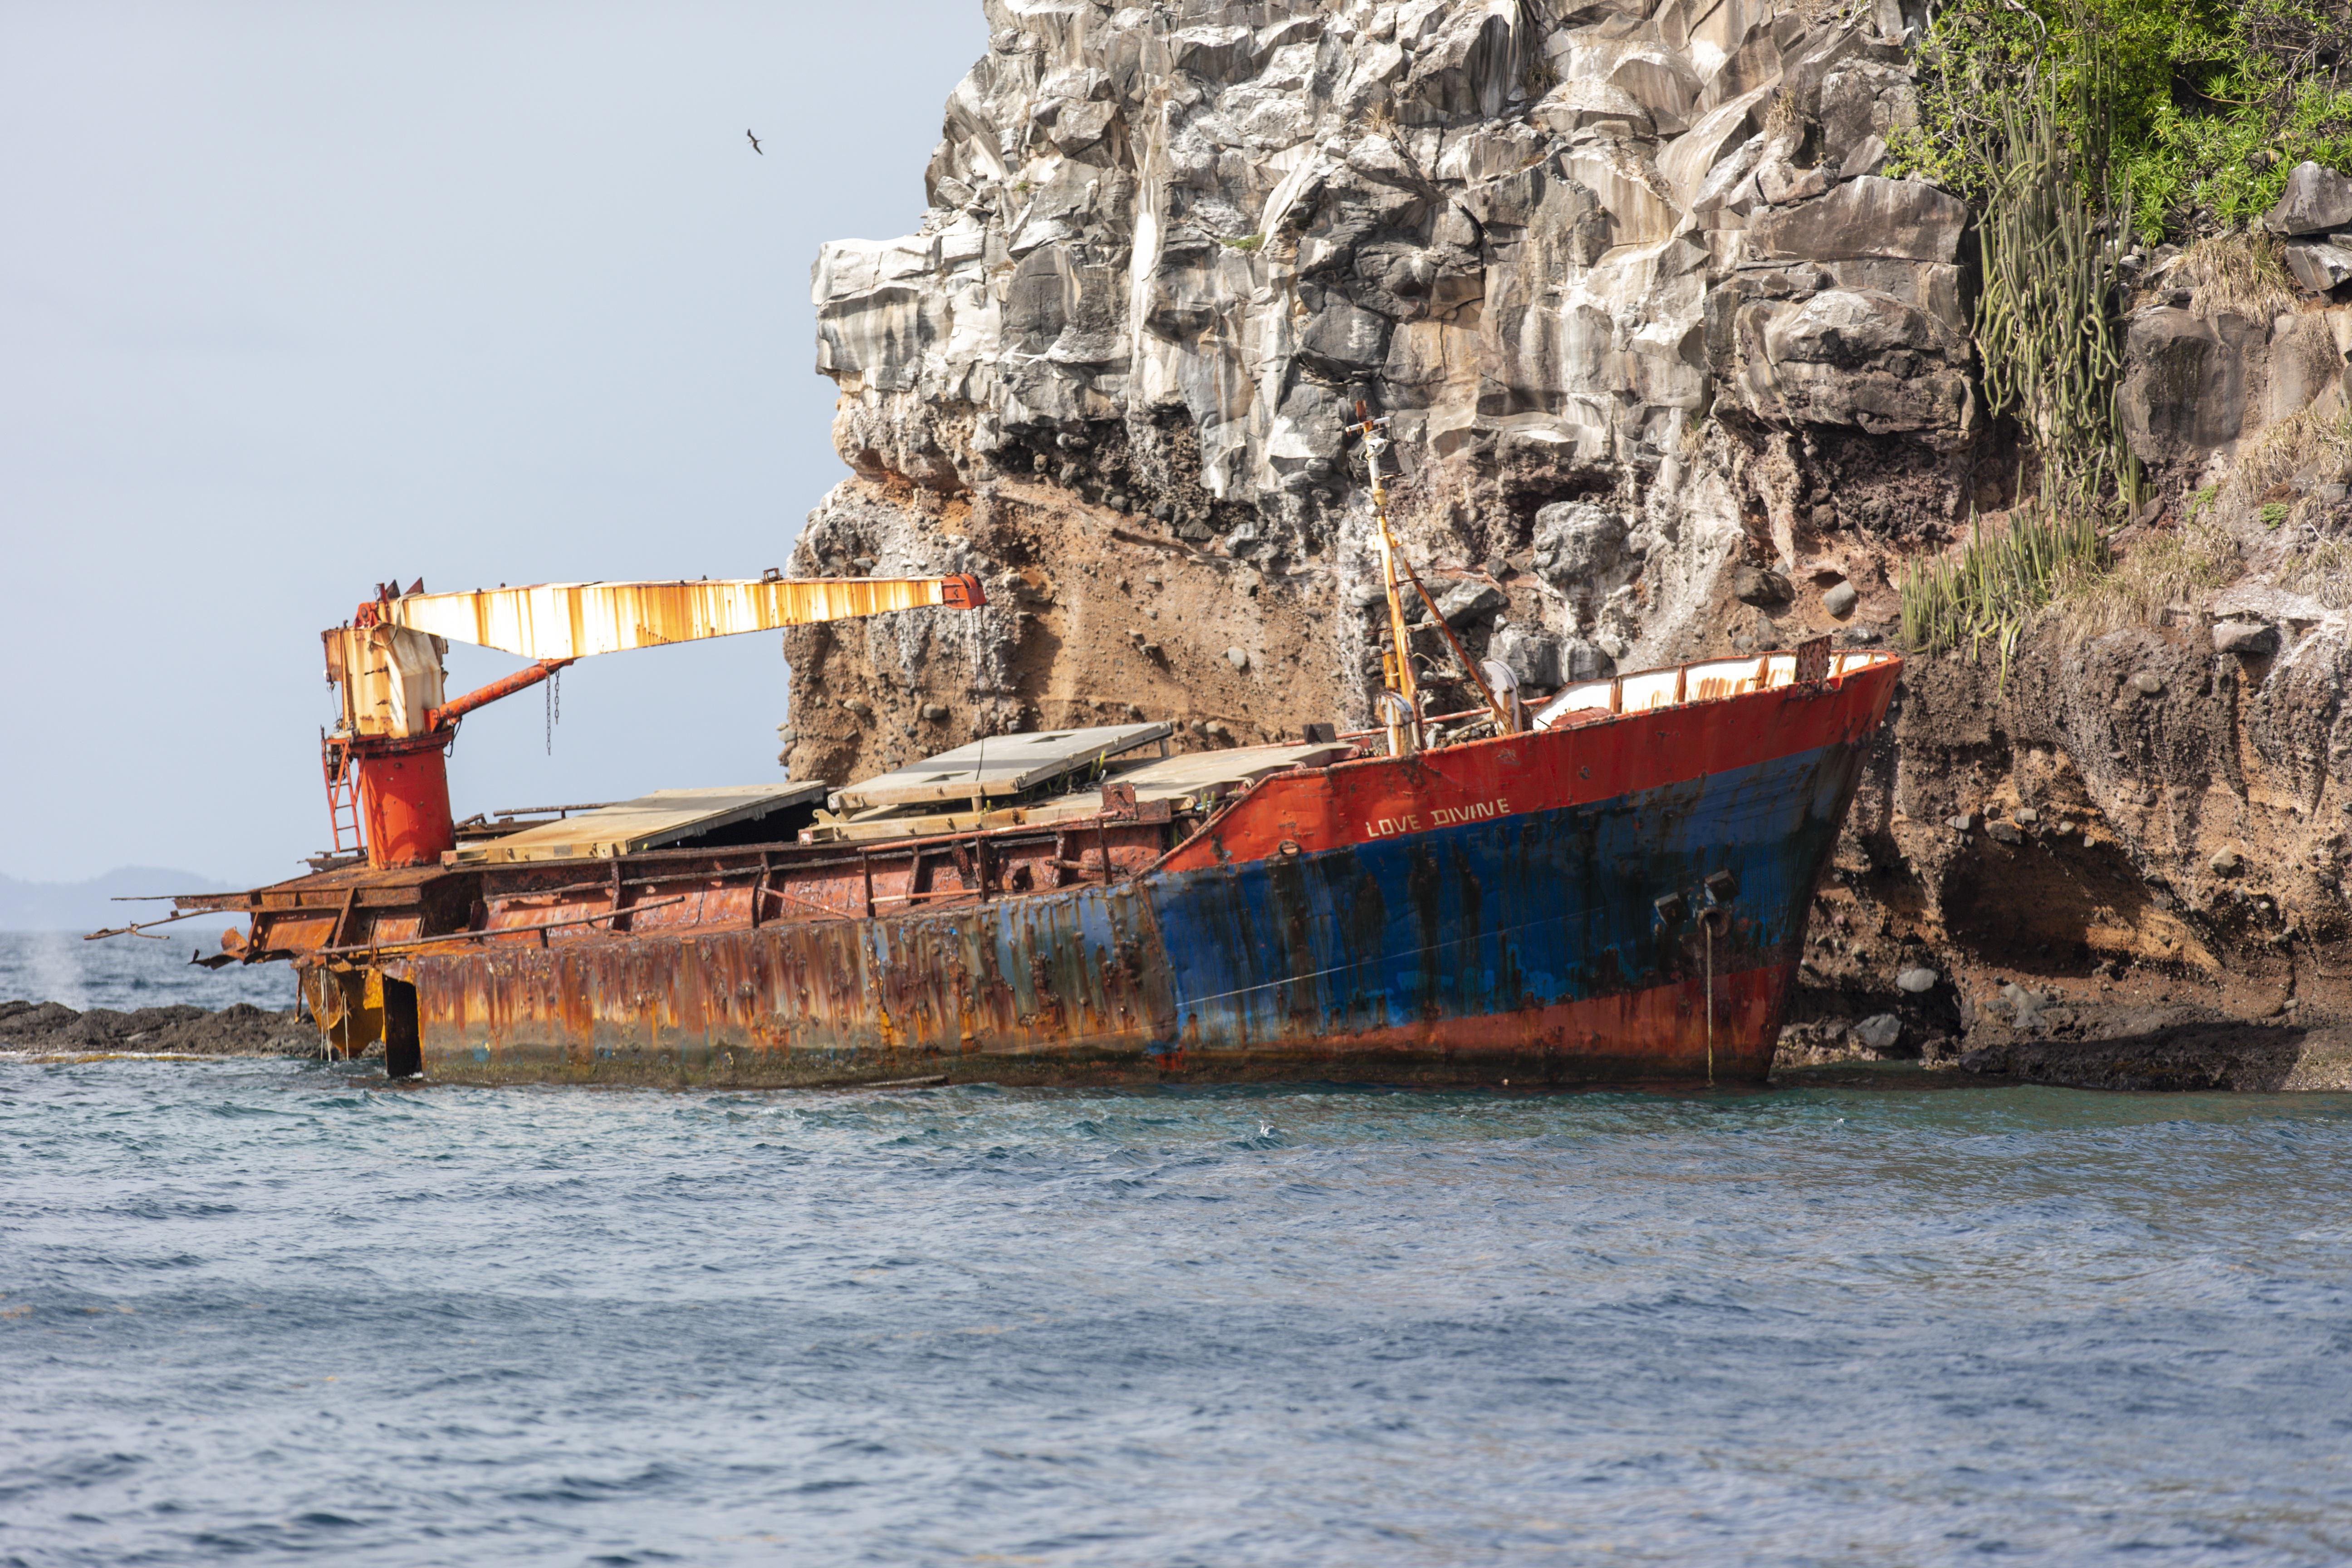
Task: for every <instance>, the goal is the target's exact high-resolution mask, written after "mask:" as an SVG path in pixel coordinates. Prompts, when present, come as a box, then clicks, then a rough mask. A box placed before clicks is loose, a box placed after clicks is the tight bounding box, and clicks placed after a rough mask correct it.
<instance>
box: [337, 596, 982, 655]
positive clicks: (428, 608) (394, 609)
mask: <svg viewBox="0 0 2352 1568" xmlns="http://www.w3.org/2000/svg"><path fill="white" fill-rule="evenodd" d="M987 602H988V600H987V596H986V595H984V594H983V593H982V591H981V586H980V580H979V579H978V578H976V577H970V576H954V577H825V578H799V579H795V578H786V577H770V578H763V579H761V580H758V581H750V580H741V579H739V580H735V581H724V582H713V581H710V580H709V579H707V578H706V579H705V580H703V581H701V582H698V583H689V582H677V583H544V584H538V585H536V586H532V587H526V588H488V589H476V590H474V591H473V592H471V593H460V594H404V595H400V596H399V597H397V598H393V599H387V600H384V601H383V602H382V603H381V604H380V605H379V606H378V609H377V614H378V616H380V617H381V618H382V619H383V621H385V622H387V623H389V624H391V625H393V626H403V627H405V628H406V629H408V630H410V631H413V632H422V633H425V634H426V635H427V636H430V637H446V638H447V639H448V640H449V641H451V642H463V643H475V644H478V645H479V646H481V647H494V648H501V649H503V650H505V651H506V652H508V653H512V654H520V655H521V656H522V657H523V658H537V659H573V658H587V657H588V656H589V655H591V654H599V653H618V652H621V651H623V650H624V649H626V648H635V647H660V646H662V645H663V644H666V643H679V642H692V641H695V640H696V639H698V638H701V637H735V636H738V635H740V634H741V633H744V632H766V631H775V630H777V629H779V628H781V627H783V626H811V625H814V624H816V623H818V622H821V621H838V620H846V619H849V618H851V617H853V616H878V615H881V614H883V613H885V612H886V611H890V610H915V609H921V608H924V607H926V606H929V605H944V606H946V607H949V608H952V609H978V608H980V607H981V606H982V605H985V604H986V603H987Z"/></svg>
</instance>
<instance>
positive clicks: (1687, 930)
mask: <svg viewBox="0 0 2352 1568" xmlns="http://www.w3.org/2000/svg"><path fill="white" fill-rule="evenodd" d="M1860 763H1861V753H1860V751H1859V750H1858V749H1857V748H1854V747H1851V746H1844V745H1840V746H1831V747H1825V748H1822V749H1820V750H1817V751H1811V752H1798V753H1794V754H1791V755H1789V756H1784V757H1779V758H1775V759H1772V760H1771V761H1769V762H1765V763H1759V764H1757V765H1754V766H1751V767H1746V768H1741V769H1738V770H1735V771H1732V772H1728V773H1717V774H1714V775H1711V776H1707V777H1703V778H1696V779H1689V780H1685V781H1681V782H1678V783H1676V784H1672V785H1669V786H1666V787H1664V788H1659V789H1654V790H1647V791H1643V792H1641V793H1639V794H1635V795H1623V796H1620V797H1618V798H1616V799H1613V800H1609V801H1603V802H1599V803H1595V804H1592V805H1582V806H1576V807H1570V808H1566V809H1561V810H1557V811H1549V812H1540V813H1530V814H1528V815H1525V816H1510V817H1505V818H1501V819H1499V820H1495V821H1486V822H1478V823H1473V824H1469V825H1465V826H1454V827H1448V828H1440V829H1434V830H1431V831H1426V832H1423V833H1419V834H1416V835H1414V836H1412V837H1410V838H1406V839H1385V840H1376V841H1373V842H1370V843H1365V844H1360V845H1357V846H1354V847H1349V848H1345V849H1339V850H1333V851H1328V852H1326V853H1322V854H1317V855H1307V856H1298V857H1289V858H1279V859H1275V860H1267V861H1258V862H1253V863H1249V864H1243V865H1234V866H1228V867H1223V868H1218V869H1215V870H1207V871H1192V872H1185V873H1178V874H1171V875H1167V876H1164V877H1162V878H1159V879H1152V880H1151V882H1150V898H1151V905H1152V910H1153V912H1154V914H1155V916H1156V917H1157V924H1158V926H1159V930H1160V937H1161V940H1162V942H1164V944H1165V947H1166V952H1167V961H1168V968H1169V973H1170V976H1171V989H1172V993H1173V1000H1174V1005H1175V1009H1176V1017H1175V1029H1174V1035H1175V1038H1174V1040H1173V1041H1172V1042H1171V1045H1172V1046H1173V1047H1178V1048H1181V1049H1183V1050H1186V1051H1192V1050H1206V1051H1210V1052H1217V1051H1242V1050H1258V1049H1263V1048H1265V1047H1279V1046H1281V1045H1284V1044H1286V1043H1293V1042H1297V1041H1300V1040H1301V1039H1302V1038H1304V1037H1324V1038H1329V1037H1345V1036H1350V1035H1366V1034H1379V1033H1381V1032H1386V1031H1395V1030H1411V1029H1412V1028H1414V1027H1416V1026H1428V1025H1431V1024H1434V1023H1439V1022H1442V1021H1445V1020H1461V1019H1475V1018H1480V1017H1486V1016H1496V1015H1511V1014H1519V1013H1524V1012H1527V1011H1528V1010H1530V1009H1538V1010H1540V1009H1550V1008H1560V1007H1566V1006H1572V1005H1575V1004H1578V1003H1584V1002H1591V1001H1594V1000H1597V999H1601V998H1604V997H1611V996H1617V995H1622V994H1627V993H1633V992H1640V991H1643V990H1648V989H1651V988H1654V987H1659V986H1672V985H1679V984H1686V983H1688V982H1690V981H1692V980H1693V979H1694V978H1696V976H1697V975H1698V973H1700V970H1701V966H1702V965H1703V964H1704V963H1705V958H1704V954H1703V952H1702V951H1701V944H1702V943H1703V942H1704V940H1705V939H1704V937H1703V935H1702V933H1701V932H1700V931H1699V927H1698V922H1697V919H1696V910H1697V909H1698V908H1699V907H1700V906H1701V904H1702V903H1703V902H1704V900H1705V895H1704V894H1703V892H1702V890H1701V889H1702V884H1703V883H1704V881H1705V879H1706V877H1707V876H1708V875H1709V874H1711V873H1714V872H1717V871H1724V870H1728V871H1730V872H1731V873H1732V874H1733V875H1734V876H1735V877H1736V878H1737V879H1738V894H1737V895H1736V896H1735V897H1734V898H1732V899H1731V900H1730V901H1729V908H1728V912H1729V915H1730V920H1729V921H1728V924H1727V929H1726V930H1725V931H1723V932H1722V934H1720V935H1718V936H1717V939H1716V942H1715V956H1714V962H1715V965H1716V972H1717V973H1735V972H1738V971H1740V970H1755V969H1759V968H1762V967H1767V966H1771V965H1783V966H1793V963H1794V962H1795V956H1796V952H1797V947H1798V944H1799V942H1800V941H1801V938H1802V937H1803V934H1804V931H1805V926H1806V921H1807V917H1808V913H1809V910H1810V905H1811V897H1812V892H1813V889H1814V886H1815V883H1816V880H1817V879H1818V877H1819V875H1820V872H1821V870H1822V867H1823V866H1824V865H1825V864H1826V863H1827V860H1828V858H1829V855H1830V852H1831V849H1832V846H1833V844H1834V842H1835V840H1836V837H1837V833H1838V828H1839V825H1840V823H1841V822H1842V821H1843V817H1844V815H1845V809H1846V806H1847V804H1848V802H1849V801H1850V800H1851V798H1852V795H1853V788H1854V784H1855V783H1856V781H1857V779H1858V776H1859V772H1860ZM1668 893H1680V894H1681V895H1682V896H1683V898H1684V899H1685V902H1686V903H1687V904H1688V905H1689V907H1690V909H1691V910H1692V911H1693V913H1692V914H1690V915H1688V916H1685V919H1683V920H1682V921H1679V922H1677V923H1673V924H1669V923H1667V922H1665V921H1662V920H1661V919H1660V918H1659V917H1658V914H1657V911H1656V909H1655V900H1657V899H1658V898H1659V897H1660V896H1662V895H1664V894H1668Z"/></svg>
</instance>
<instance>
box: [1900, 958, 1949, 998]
mask: <svg viewBox="0 0 2352 1568" xmlns="http://www.w3.org/2000/svg"><path fill="white" fill-rule="evenodd" d="M1942 978H1943V977H1942V976H1941V975H1939V974H1937V973H1936V972H1935V971H1934V970H1932V969H1929V968H1928V967H1927V965H1925V964H1913V965H1912V966H1911V967H1910V968H1908V969H1906V970H1905V971H1904V972H1903V973H1900V974H1898V975H1896V976H1895V985H1896V987H1897V988H1899V989H1900V990H1901V991H1902V992H1903V993H1904V994H1906V995H1908V996H1925V995H1926V994H1927V993H1928V992H1930V991H1933V990H1934V989H1935V988H1936V983H1937V981H1938V980H1940V979H1942Z"/></svg>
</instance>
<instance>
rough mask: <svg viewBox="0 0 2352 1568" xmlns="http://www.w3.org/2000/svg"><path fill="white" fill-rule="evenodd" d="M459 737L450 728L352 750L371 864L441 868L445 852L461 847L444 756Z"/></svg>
mask: <svg viewBox="0 0 2352 1568" xmlns="http://www.w3.org/2000/svg"><path fill="white" fill-rule="evenodd" d="M456 734H457V726H456V725H454V724H450V725H445V726H443V727H441V728H439V729H436V730H435V731H432V732H431V733H430V734H425V735H419V736H417V737H415V739H413V740H406V741H383V740H366V741H359V742H354V743H353V744H352V748H351V765H352V773H355V774H356V775H357V776H358V779H359V786H360V824H361V826H362V830H363V831H364V832H365V833H366V836H367V850H368V864H369V865H371V866H373V867H377V868H387V867H393V866H431V865H437V864H439V863H440V859H441V852H442V851H443V850H445V849H454V848H456V847H457V824H456V819H455V818H454V817H453V816H451V815H450V811H449V759H448V757H447V756H446V754H445V753H444V752H443V748H444V747H446V745H448V743H449V742H450V740H451V739H452V738H453V737H454V736H455V735H456Z"/></svg>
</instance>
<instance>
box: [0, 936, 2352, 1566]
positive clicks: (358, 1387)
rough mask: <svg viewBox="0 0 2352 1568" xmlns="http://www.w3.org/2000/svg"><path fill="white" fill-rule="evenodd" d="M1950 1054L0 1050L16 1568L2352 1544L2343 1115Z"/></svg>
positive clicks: (2098, 1554)
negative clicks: (334, 1061) (1134, 1056)
mask: <svg viewBox="0 0 2352 1568" xmlns="http://www.w3.org/2000/svg"><path fill="white" fill-rule="evenodd" d="M192 973H195V974H202V973H203V972H202V971H194V972H192ZM231 973H234V972H231ZM0 994H5V988H0ZM91 994H97V993H96V992H93V993H91ZM280 1005H282V1004H280ZM1946 1081H1947V1080H1946V1079H1944V1078H1943V1077H1941V1076H1930V1075H1927V1074H1908V1075H1906V1074H1902V1073H1892V1074H1889V1073H1884V1072H1882V1073H1878V1074H1875V1075H1874V1076H1872V1077H1871V1078H1869V1079H1865V1080H1860V1081H1858V1082H1857V1083H1856V1084H1855V1085H1854V1086H1853V1087H1835V1080H1834V1079H1832V1082H1831V1084H1830V1085H1829V1086H1823V1085H1821V1084H1815V1085H1812V1086H1810V1087H1800V1088H1785V1089H1774V1090H1770V1091H1766V1092H1744V1093H1743V1092H1729V1091H1726V1092H1718V1093H1709V1094H1691V1095H1681V1096H1669V1095H1647V1094H1622V1093H1588V1094H1579V1095H1564V1096H1558V1097H1546V1098H1535V1097H1517V1096H1503V1095H1489V1094H1477V1093H1461V1094H1418V1093H1416V1094H1402V1093H1388V1092H1383V1091H1381V1090H1379V1089H1367V1088H1359V1087H1345V1086H1336V1085H1327V1086H1305V1087H1299V1088H1294V1089H1276V1090H1265V1089H1249V1090H1233V1091H1226V1092H1168V1093H1130V1094H1111V1093H1099V1092H1066V1093H1055V1092H1039V1091H1021V1092H1012V1091H995V1090H990V1089H918V1090H908V1091H890V1092H876V1091H866V1092H856V1093H841V1092H833V1093H809V1092H793V1093H772V1094H742V1093H685V1094H661V1093H650V1092H638V1091H627V1092H613V1091H603V1092H599V1091H586V1090H571V1089H497V1090H486V1089H453V1088H433V1087H427V1088H422V1089H387V1088H386V1087H385V1086H384V1085H383V1082H382V1081H381V1079H379V1078H377V1077H376V1076H375V1075H374V1074H373V1072H372V1071H370V1070H368V1069H366V1068H362V1067H358V1066H331V1065H327V1064H323V1063H318V1062H299V1061H280V1060H226V1061H208V1062H198V1063H166V1062H152V1061H122V1062H111V1063H109V1062H97V1063H82V1064H78V1065H46V1064H35V1063H29V1062H23V1061H18V1062H0V1391H5V1392H0V1563H37V1564H78V1563H215V1562H217V1563H274V1562H281V1561H292V1560H306V1561H313V1562H328V1563H827V1564H830V1563H890V1564H898V1563H1044V1564H1095V1563H1118V1564H1126V1563H1135V1564H1195V1563H1197V1564H1204V1565H1205V1564H1232V1563H1265V1564H1295V1563H1315V1564H1321V1563H1331V1564H1354V1563H1397V1564H1424V1563H1441V1564H1442V1563H1554V1562H1557V1563H1607V1564H1617V1563H1675V1564H1685V1563H1772V1564H1781V1563H1788V1564H1799V1563H1802V1564H1812V1563H1822V1564H1830V1563H1837V1564H1845V1563H1852V1564H1879V1563H1885V1564H1924V1563H1985V1562H1989V1561H1991V1562H1997V1561H2004V1560H2005V1561H2014V1562H2031V1563H2091V1562H2106V1561H2112V1562H2116V1563H2342V1562H2344V1561H2346V1560H2347V1559H2352V1098H2347V1097H2342V1096H2304V1097H2289V1096H2257V1095H2244V1096H2221V1095H2210V1096H2209V1095H2196V1096H2174V1097H2152V1096H2124V1095H2112V1094H2095V1093H2087V1092H2075V1091H2066V1090H2056V1089H2022V1088H1987V1087H1972V1086H1962V1087H1937V1086H1938V1085H1942V1084H1944V1083H1945V1082H1946Z"/></svg>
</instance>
